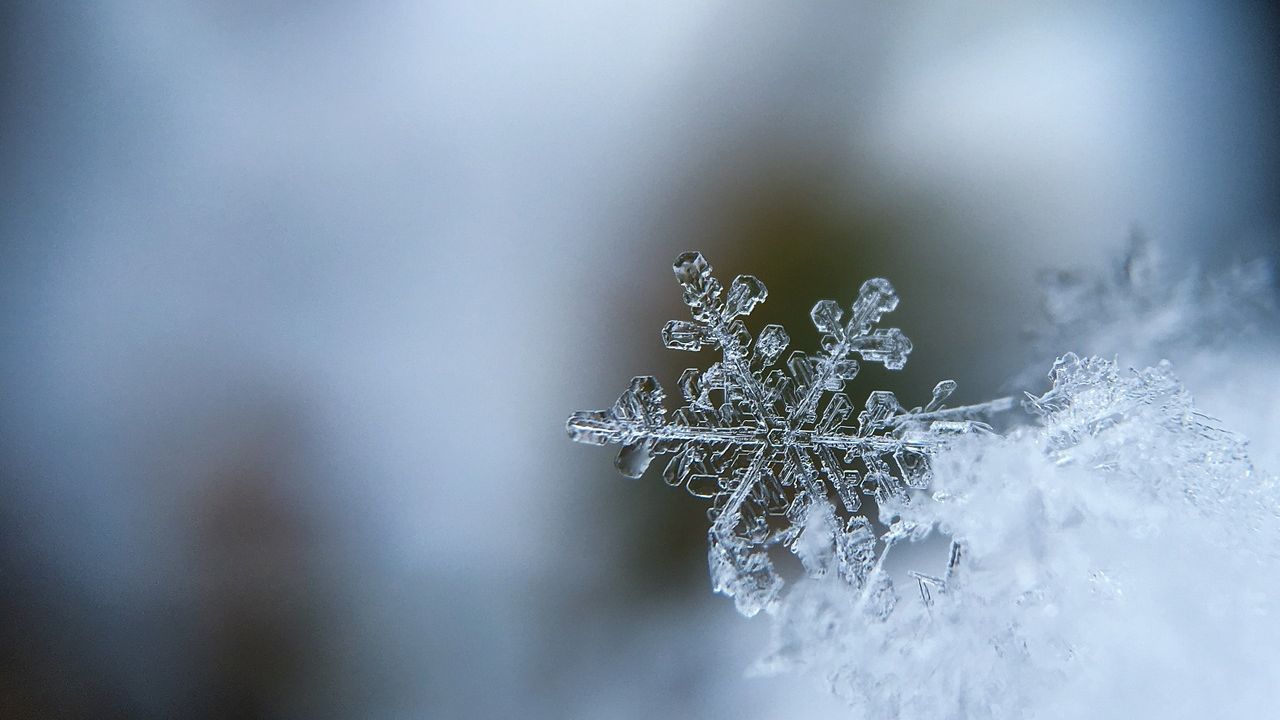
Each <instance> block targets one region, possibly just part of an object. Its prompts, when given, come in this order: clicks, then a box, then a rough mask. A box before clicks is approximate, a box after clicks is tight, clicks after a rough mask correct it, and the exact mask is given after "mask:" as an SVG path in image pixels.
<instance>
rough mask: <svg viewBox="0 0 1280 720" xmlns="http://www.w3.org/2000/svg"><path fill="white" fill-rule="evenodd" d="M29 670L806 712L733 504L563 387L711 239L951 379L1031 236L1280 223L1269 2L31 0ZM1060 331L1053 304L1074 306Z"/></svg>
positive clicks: (228, 700)
mask: <svg viewBox="0 0 1280 720" xmlns="http://www.w3.org/2000/svg"><path fill="white" fill-rule="evenodd" d="M0 20H2V22H0V28H2V31H3V34H4V37H3V44H2V45H0V52H2V57H3V60H2V61H0V93H3V95H2V99H0V103H2V107H3V117H2V119H0V137H2V141H0V149H2V151H3V154H4V155H3V163H2V164H0V176H2V177H3V190H4V205H3V207H4V210H3V213H2V214H0V223H2V225H0V228H2V230H0V339H2V342H3V344H2V345H0V370H2V372H3V381H2V382H0V647H2V648H3V654H2V655H0V658H2V659H0V716H3V717H8V718H28V717H30V718H52V717H58V718H63V717H65V718H82V717H83V718H112V717H130V718H152V717H155V718H160V717H166V718H167V717H188V718H202V717H210V718H212V717H244V718H328V717H333V718H346V717H360V718H424V717H430V718H436V717H440V718H455V717H456V718H469V717H516V716H519V717H556V718H561V717H584V718H633V717H648V716H655V715H656V716H659V717H707V718H784V717H785V718H796V717H810V716H813V717H822V716H830V715H834V714H838V713H839V712H840V710H841V706H840V705H839V704H838V703H837V702H836V701H835V700H832V699H829V698H828V697H827V695H826V692H825V690H824V689H823V687H822V686H821V683H820V682H819V681H818V680H816V679H809V678H794V677H780V678H763V679H759V678H755V679H749V678H745V677H744V671H745V670H746V669H747V668H748V667H749V666H750V664H751V661H752V660H753V659H754V658H755V657H756V655H757V654H758V653H759V652H760V651H761V650H762V648H763V645H764V642H765V640H766V638H767V634H768V623H767V620H765V619H764V618H756V619H753V620H746V619H743V618H741V617H739V616H738V615H737V614H736V613H735V611H734V609H733V605H732V602H730V601H728V600H725V599H724V598H722V597H719V596H715V595H713V594H712V593H711V592H710V584H709V581H708V578H707V575H706V564H705V563H706V561H705V517H704V515H703V512H704V508H703V507H702V506H701V505H700V504H699V502H697V501H696V500H693V499H691V498H689V497H687V496H684V495H683V494H682V493H680V492H678V491H675V490H672V489H670V488H668V487H667V486H665V485H664V484H663V483H662V482H660V481H658V480H657V479H656V477H647V478H644V479H643V480H641V481H638V482H632V481H627V480H625V479H623V478H621V477H620V476H618V475H617V474H616V473H615V471H614V469H613V466H612V463H611V457H612V455H611V453H610V452H609V451H607V450H601V449H598V448H589V447H583V446H577V445H574V444H573V443H571V442H570V441H569V440H568V439H567V438H566V437H565V434H564V429H563V424H564V419H565V418H566V417H567V415H568V414H569V413H570V412H572V411H574V410H579V409H596V408H601V407H605V406H608V405H609V404H611V403H612V402H613V400H614V398H615V397H617V394H618V393H619V392H620V391H621V390H622V389H623V387H624V386H625V383H626V381H627V380H628V379H629V378H630V377H631V376H633V375H638V374H649V373H653V374H656V375H658V377H659V379H660V380H661V381H662V382H663V383H664V384H666V385H667V386H668V387H674V381H675V379H676V377H678V374H679V371H680V369H681V368H683V367H685V366H686V365H690V364H694V361H696V360H700V359H695V358H693V357H692V356H680V355H678V354H677V353H672V352H668V351H665V350H663V349H662V347H661V343H660V341H659V338H658V330H659V328H660V327H661V325H662V324H663V323H664V322H665V321H666V320H668V319H670V318H676V317H683V313H684V308H683V306H682V305H681V303H680V297H679V292H678V289H677V287H676V285H675V282H674V280H673V278H672V276H671V271H670V263H671V261H672V260H673V259H674V257H675V256H676V255H677V254H678V253H679V252H681V251H683V250H686V249H691V248H696V249H701V250H702V251H704V252H705V253H706V254H707V256H708V257H709V258H710V260H711V261H712V263H713V264H715V265H716V266H717V271H718V274H719V275H720V277H722V278H723V279H725V280H728V279H730V278H732V277H733V275H734V274H737V273H742V272H745V273H754V274H756V275H758V276H759V277H760V278H761V279H762V280H763V281H764V282H765V283H766V284H767V285H768V287H769V290H770V300H769V302H768V303H767V304H765V305H764V306H762V307H761V308H759V309H758V310H757V311H756V313H755V314H754V315H753V318H752V320H753V327H754V328H759V327H761V326H762V325H763V324H764V323H767V322H781V323H784V324H786V325H787V327H788V329H789V330H790V331H791V335H792V338H793V347H797V348H809V347H813V346H814V344H815V343H816V339H817V338H816V335H815V333H814V332H813V331H812V330H811V328H810V326H809V323H808V319H807V311H808V308H809V307H810V306H811V305H812V303H813V302H814V300H816V299H819V298H827V297H830V298H835V299H837V300H839V301H841V302H842V303H847V302H848V301H850V300H851V299H852V298H853V296H854V294H855V293H856V290H857V288H858V286H859V285H860V284H861V282H862V281H863V280H864V279H866V278H868V277H871V276H876V275H881V276H885V277H888V278H890V279H891V280H892V281H893V283H894V284H895V286H896V287H897V288H898V290H899V293H900V294H901V296H902V298H903V301H902V304H901V306H900V308H899V310H898V311H897V312H895V313H894V315H893V316H892V317H891V320H892V321H893V324H894V325H898V326H900V327H902V328H903V329H904V330H905V331H906V333H907V334H908V335H909V336H910V337H911V338H912V340H913V341H914V345H915V350H914V353H913V355H912V360H911V363H910V364H909V365H908V367H907V369H906V370H905V371H903V372H901V373H887V372H884V371H883V370H880V371H876V370H874V369H868V370H867V371H866V372H865V373H864V374H863V376H862V381H863V383H864V384H863V385H862V387H885V388H889V389H893V390H895V391H898V393H899V396H900V397H902V398H903V399H904V401H905V402H907V403H908V404H917V403H918V402H920V401H921V400H924V399H927V394H928V391H929V389H930V388H931V387H932V386H933V383H934V382H936V381H937V380H938V379H941V378H944V377H950V378H954V379H956V380H957V381H958V382H959V383H960V391H959V393H958V395H957V398H956V399H957V400H958V401H962V402H964V401H977V400H981V399H983V398H985V397H990V396H992V395H994V394H996V393H1000V392H1005V391H1007V390H1009V387H1008V380H1009V378H1012V377H1015V376H1017V375H1018V374H1019V373H1021V372H1022V371H1023V370H1024V369H1025V368H1026V367H1027V366H1028V365H1029V364H1033V363H1039V364H1042V365H1044V366H1045V367H1046V368H1047V365H1048V363H1049V362H1051V361H1052V358H1051V357H1048V358H1044V357H1033V356H1032V354H1031V353H1030V352H1029V351H1028V349H1027V348H1028V346H1027V343H1026V342H1025V335H1024V330H1025V329H1026V328H1027V327H1028V326H1029V325H1032V324H1034V323H1035V322H1036V321H1037V318H1038V317H1039V315H1038V312H1039V311H1038V302H1039V293H1038V290H1037V287H1036V276H1037V272H1038V271H1039V270H1041V269H1043V268H1053V267H1083V268H1094V269H1098V270H1099V271H1101V269H1103V268H1106V267H1108V266H1109V265H1110V264H1111V263H1112V262H1114V261H1115V259H1116V258H1117V257H1119V255H1120V254H1121V252H1122V248H1123V246H1124V244H1125V242H1126V239H1127V237H1128V236H1129V234H1130V232H1131V231H1132V230H1133V229H1134V228H1135V227H1136V228H1140V229H1141V230H1142V231H1143V232H1144V233H1145V234H1146V235H1147V236H1148V237H1150V238H1152V239H1153V240H1155V241H1157V242H1158V243H1160V244H1161V245H1162V246H1163V247H1164V248H1165V251H1166V256H1167V257H1169V258H1171V259H1172V261H1173V262H1175V263H1178V264H1185V265H1186V266H1187V267H1190V266H1191V265H1193V264H1197V263H1198V264H1201V265H1204V266H1209V267H1212V266H1215V265H1220V264H1222V263H1224V262H1226V261H1228V260H1230V259H1233V258H1237V257H1239V258H1249V257H1267V256H1272V257H1274V255H1275V253H1276V248H1277V246H1276V243H1275V239H1276V237H1277V232H1276V231H1277V229H1280V227H1278V224H1280V212H1278V201H1280V198H1278V196H1277V188H1278V187H1280V186H1278V184H1277V180H1278V179H1280V147H1278V145H1277V140H1278V138H1280V134H1278V133H1277V132H1276V131H1277V127H1276V125H1277V122H1276V119H1275V118H1276V117H1277V114H1276V110H1277V94H1278V93H1280V82H1278V75H1277V71H1278V70H1280V57H1278V56H1277V52H1278V49H1280V42H1278V41H1280V23H1278V18H1277V15H1276V14H1275V13H1274V11H1272V10H1270V9H1267V8H1265V7H1264V5H1263V4H1261V3H1259V4H1253V3H1240V4H1231V3H1213V4H1208V3H1206V4H1192V3H1176V2H1175V3H1162V4H1151V3H1136V2H1135V3H1127V2H1119V3H1116V2H1112V3H1096V4H1095V3H1075V2H1070V3H1068V2H1050V3H1039V4H1036V5H1035V6H1034V7H1032V6H1030V5H1024V4H1021V3H1013V2H1009V3H1000V2H994V3H981V4H966V5H959V4H941V3H939V4H925V3H902V4H893V5H892V6H890V5H889V4H880V3H870V2H865V3H864V2H844V3H813V4H804V5H800V4H784V3H727V2H714V1H707V0H693V1H691V2H659V3H647V4H642V5H634V4H623V3H611V2H610V3H594V2H593V3H582V2H574V1H570V2H563V1H562V2H557V3H510V4H506V3H492V4H491V3H465V2H444V3H440V2H417V3H415V2H395V1H392V2H385V3H344V2H334V1H328V2H296V1H293V0H275V1H272V2H244V1H238V0H237V1H226V0H224V1H222V2H212V1H194V0H185V1H183V2H158V1H148V0H121V1H117V2H100V3H76V2H54V3H49V2H28V3H21V2H11V3H6V4H5V5H4V7H3V9H0ZM1067 349H1071V348H1063V350H1067Z"/></svg>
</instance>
